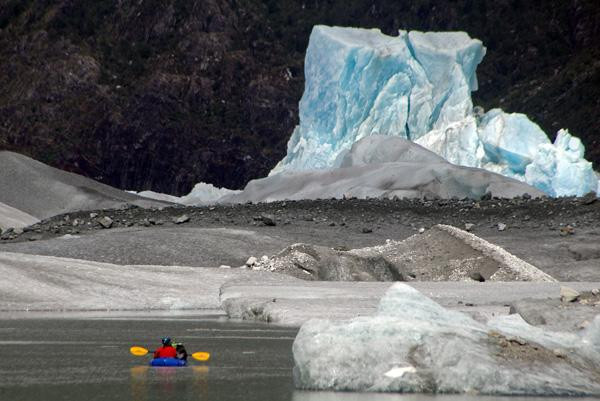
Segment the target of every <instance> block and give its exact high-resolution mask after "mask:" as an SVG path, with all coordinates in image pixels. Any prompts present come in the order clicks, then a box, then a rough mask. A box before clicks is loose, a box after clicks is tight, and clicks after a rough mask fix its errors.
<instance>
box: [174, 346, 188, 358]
mask: <svg viewBox="0 0 600 401" xmlns="http://www.w3.org/2000/svg"><path fill="white" fill-rule="evenodd" d="M173 346H174V347H175V352H176V353H177V359H181V360H184V361H187V358H188V353H187V351H186V349H185V347H184V346H183V344H181V343H173Z"/></svg>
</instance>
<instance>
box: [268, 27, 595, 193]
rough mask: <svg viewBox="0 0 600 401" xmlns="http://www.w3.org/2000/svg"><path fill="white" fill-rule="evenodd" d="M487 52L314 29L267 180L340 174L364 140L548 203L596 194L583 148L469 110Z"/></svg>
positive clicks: (443, 39)
mask: <svg viewBox="0 0 600 401" xmlns="http://www.w3.org/2000/svg"><path fill="white" fill-rule="evenodd" d="M485 52H486V49H485V47H484V46H483V44H482V42H481V41H479V40H477V39H472V38H470V37H469V36H468V34H466V33H465V32H426V33H424V32H416V31H411V32H406V31H400V32H399V35H398V36H387V35H384V34H382V33H381V31H379V30H378V29H360V28H341V27H328V26H320V25H319V26H315V27H314V28H313V31H312V33H311V36H310V41H309V45H308V49H307V52H306V60H305V78H306V83H305V90H304V94H303V96H302V99H301V101H300V124H299V125H298V126H297V127H296V129H295V130H294V132H293V134H292V137H291V138H290V140H289V143H288V151H287V155H286V156H285V158H284V159H283V160H281V162H279V164H278V165H277V166H276V167H275V168H274V169H273V170H272V171H271V175H273V174H276V173H279V172H282V171H294V170H312V169H323V168H331V167H338V166H339V165H340V164H341V161H342V160H343V157H344V155H345V154H346V153H347V152H348V150H349V149H350V147H351V146H352V144H353V143H355V142H356V141H358V140H360V139H361V138H364V137H366V136H371V135H397V136H401V137H403V138H406V139H409V140H412V141H414V142H416V143H418V144H420V145H422V146H424V147H426V148H428V149H429V150H432V151H434V152H436V153H437V154H439V155H440V156H442V157H444V158H445V159H447V160H448V161H449V162H451V163H455V164H459V165H463V166H468V167H478V168H484V169H486V170H490V171H493V172H496V173H500V174H502V175H505V176H508V177H512V178H516V179H518V180H521V181H524V182H526V183H528V184H530V185H533V186H535V187H536V188H538V189H540V190H542V191H544V192H545V193H547V194H548V195H550V196H568V195H584V194H586V193H588V192H591V191H598V189H599V188H598V186H599V182H598V176H597V175H596V173H595V172H594V170H593V169H592V164H591V163H590V162H588V161H586V160H585V159H584V156H583V154H584V147H583V144H582V143H581V141H580V140H579V139H578V138H576V137H573V136H572V135H570V134H569V132H568V131H567V130H560V131H559V132H558V134H557V136H556V140H555V141H554V143H551V142H550V140H549V139H548V136H547V135H546V134H545V133H544V131H542V130H541V128H540V127H539V126H538V125H537V124H535V123H533V122H532V121H531V120H529V119H528V118H527V116H525V115H524V114H518V113H512V114H510V113H505V112H503V111H502V110H500V109H493V110H490V111H488V112H487V113H483V111H482V110H481V109H480V108H478V107H476V108H474V107H473V102H472V100H471V92H472V91H475V90H477V77H476V69H477V65H478V64H479V63H480V62H481V61H482V60H483V57H484V56H485Z"/></svg>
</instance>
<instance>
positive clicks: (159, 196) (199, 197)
mask: <svg viewBox="0 0 600 401" xmlns="http://www.w3.org/2000/svg"><path fill="white" fill-rule="evenodd" d="M129 192H131V193H134V194H137V195H139V196H143V197H144V198H149V199H156V200H161V201H166V202H172V203H179V204H182V205H188V206H202V205H212V204H214V203H217V202H219V199H221V198H222V197H223V196H225V195H233V194H237V193H239V192H241V191H238V190H233V189H227V188H219V187H215V186H214V185H212V184H207V183H205V182H199V183H197V184H196V185H194V188H192V190H191V191H190V193H188V194H187V195H184V196H173V195H168V194H163V193H160V192H154V191H141V192H135V191H129Z"/></svg>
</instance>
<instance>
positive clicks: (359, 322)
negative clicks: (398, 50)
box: [293, 283, 600, 395]
mask: <svg viewBox="0 0 600 401" xmlns="http://www.w3.org/2000/svg"><path fill="white" fill-rule="evenodd" d="M599 336H600V317H597V318H596V320H595V321H594V323H593V324H592V325H590V327H588V328H587V329H585V330H584V331H583V332H582V333H581V334H573V333H554V332H548V331H544V330H543V329H540V328H535V327H532V326H530V325H528V324H527V323H525V322H524V321H523V320H522V319H520V318H515V317H512V316H508V317H501V318H497V319H492V320H491V321H490V322H489V323H488V324H483V323H480V322H477V321H475V320H473V319H472V318H471V317H469V316H467V315H466V314H464V313H461V312H458V311H454V310H449V309H445V308H443V307H442V306H440V305H438V304H437V303H435V302H434V301H432V300H431V299H429V298H427V297H426V296H424V295H423V294H421V293H420V292H419V291H417V290H415V289H414V288H412V287H410V286H408V285H404V284H400V283H397V284H394V285H393V286H392V287H391V288H390V289H389V290H388V292H387V293H386V295H385V296H384V297H383V298H382V300H381V302H380V304H379V307H378V312H377V314H376V315H375V316H372V317H360V318H355V319H351V320H346V321H342V322H332V321H328V320H311V321H308V322H307V323H305V324H304V325H303V326H302V328H301V329H300V332H299V333H298V336H297V338H296V340H295V342H294V347H293V352H294V361H295V368H294V377H295V381H296V384H297V386H298V387H300V388H307V389H327V390H350V391H386V392H432V393H463V392H467V393H480V394H506V395H517V394H521V395H599V394H600V384H599V382H598V377H599V376H598V375H599V374H600V370H599V369H598V366H600V347H599V341H598V340H597V339H598V338H599ZM408 367H412V368H414V370H413V369H406V368H408Z"/></svg>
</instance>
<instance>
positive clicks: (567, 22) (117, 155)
mask: <svg viewBox="0 0 600 401" xmlns="http://www.w3.org/2000/svg"><path fill="white" fill-rule="evenodd" d="M350 3H351V4H348V2H346V1H342V0H305V1H299V0H296V1H292V0H267V1H258V0H237V1H236V0H229V1H225V0H186V1H182V0H135V1H131V0H121V1H116V0H107V1H102V2H99V1H95V0H80V1H75V0H60V1H50V0H5V1H3V4H2V6H0V88H2V90H0V148H2V149H9V150H14V151H17V152H21V153H25V154H27V155H30V156H32V157H34V158H36V159H38V160H41V161H43V162H46V163H49V164H51V165H53V166H56V167H59V168H62V169H66V170H69V171H74V172H77V173H81V174H84V175H86V176H89V177H92V178H96V179H98V180H100V181H102V182H104V183H107V184H110V185H114V186H117V187H119V188H126V189H136V190H143V189H152V190H155V191H160V192H169V193H173V194H182V193H185V192H187V191H189V190H190V189H191V187H192V186H193V184H194V183H196V182H198V181H207V182H211V183H213V184H216V185H218V186H227V187H230V188H239V187H242V186H243V185H244V184H245V183H246V182H247V181H248V180H250V179H252V178H256V177H260V176H264V175H266V174H267V172H268V171H269V170H270V169H271V168H272V167H273V166H274V165H275V163H276V162H277V161H279V160H280V159H281V158H282V157H283V156H284V154H285V151H286V149H285V145H286V143H287V140H288V138H289V136H290V134H291V131H292V129H293V127H294V125H295V124H296V123H297V108H298V101H299V99H300V97H301V95H302V90H303V84H304V79H303V59H304V51H305V49H306V45H307V42H308V37H309V34H310V30H311V28H312V26H313V25H315V24H318V23H321V24H329V25H351V26H362V27H379V28H381V29H382V30H383V31H384V32H385V33H388V34H393V33H394V32H395V31H397V30H398V29H418V30H465V31H467V32H468V33H469V34H470V35H471V36H473V37H477V38H479V39H481V40H483V42H484V43H485V44H486V46H487V47H488V55H487V56H486V58H485V59H484V61H483V63H482V65H481V66H480V67H479V69H478V75H479V81H480V90H479V92H477V93H476V94H475V97H474V98H475V102H476V103H477V104H479V105H482V106H484V107H485V108H490V107H494V106H501V107H503V108H504V109H505V110H507V111H520V112H525V113H527V114H529V115H530V116H531V118H532V119H533V120H534V121H536V122H537V123H539V124H540V125H541V126H542V127H543V128H544V130H546V131H547V132H548V133H552V134H553V133H554V132H555V131H556V130H557V129H558V128H560V127H568V128H570V129H571V132H572V133H573V134H575V135H577V136H580V137H581V138H582V140H583V141H584V143H585V145H586V148H587V155H586V156H587V157H588V159H591V160H593V161H594V162H595V165H596V167H598V166H600V134H598V132H600V120H599V119H597V118H596V116H597V115H598V113H599V112H600V100H599V99H600V61H598V60H600V5H598V4H597V2H596V1H595V0H578V1H577V0H572V1H565V0H551V1H542V0H531V1H524V0H521V1H520V0H510V1H509V0H495V1H474V0H455V1H434V0H429V1H428V0H417V1H398V2H386V1H383V0H380V1H378V0H357V1H353V2H350Z"/></svg>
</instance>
